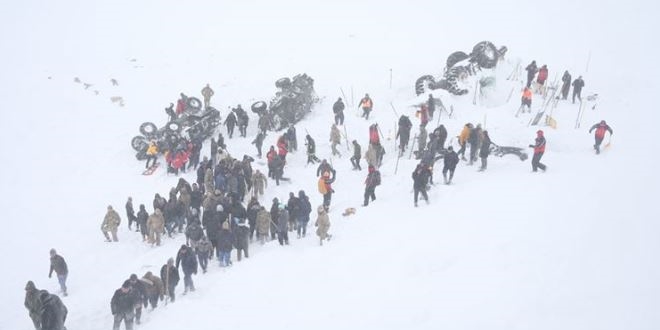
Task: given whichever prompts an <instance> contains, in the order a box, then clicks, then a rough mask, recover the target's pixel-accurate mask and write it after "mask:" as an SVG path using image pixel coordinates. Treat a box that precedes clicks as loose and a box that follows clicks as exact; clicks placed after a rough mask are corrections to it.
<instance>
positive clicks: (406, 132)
mask: <svg viewBox="0 0 660 330" xmlns="http://www.w3.org/2000/svg"><path fill="white" fill-rule="evenodd" d="M398 125H399V129H398V130H397V132H396V136H395V139H396V138H398V139H399V156H400V155H403V152H404V151H406V146H408V141H410V129H411V128H412V122H411V121H410V118H408V116H404V115H401V117H399V123H398ZM421 126H424V125H421Z"/></svg>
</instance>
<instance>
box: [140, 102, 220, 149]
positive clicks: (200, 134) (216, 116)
mask: <svg viewBox="0 0 660 330" xmlns="http://www.w3.org/2000/svg"><path fill="white" fill-rule="evenodd" d="M182 99H183V100H184V103H185V109H184V111H183V112H182V113H181V114H179V115H173V112H172V105H170V108H167V109H166V112H167V113H168V114H170V121H169V122H168V123H167V124H165V126H163V127H161V128H158V127H157V126H156V124H154V123H152V122H145V123H143V124H142V125H140V133H141V134H142V135H137V136H135V137H133V139H132V140H131V146H132V147H133V149H134V150H135V151H136V152H137V154H136V155H135V157H136V158H137V159H138V160H144V159H146V158H147V148H149V142H150V141H155V142H156V145H157V146H158V150H159V152H160V153H165V152H166V151H168V150H172V149H175V148H176V146H177V145H179V143H180V142H181V140H182V139H186V140H188V141H193V140H199V141H203V140H205V139H207V138H208V137H210V136H212V135H213V133H214V132H215V129H216V127H218V125H220V111H218V110H216V109H215V108H213V107H207V108H205V109H203V110H202V102H200V101H199V99H197V98H195V97H186V96H185V95H182ZM168 110H169V111H168Z"/></svg>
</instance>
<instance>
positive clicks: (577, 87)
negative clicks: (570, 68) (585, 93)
mask: <svg viewBox="0 0 660 330" xmlns="http://www.w3.org/2000/svg"><path fill="white" fill-rule="evenodd" d="M582 87H584V80H582V76H579V77H578V78H577V79H575V81H573V104H575V97H576V96H577V98H578V100H580V102H582Z"/></svg>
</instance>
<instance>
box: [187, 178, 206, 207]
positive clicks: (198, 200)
mask: <svg viewBox="0 0 660 330" xmlns="http://www.w3.org/2000/svg"><path fill="white" fill-rule="evenodd" d="M202 186H204V184H203V183H202ZM203 196H204V195H203V194H202V191H201V190H200V189H199V186H198V185H197V183H193V185H192V191H191V192H190V207H191V208H192V209H193V210H197V214H200V209H201V207H202V198H203Z"/></svg>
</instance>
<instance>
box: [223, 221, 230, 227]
mask: <svg viewBox="0 0 660 330" xmlns="http://www.w3.org/2000/svg"><path fill="white" fill-rule="evenodd" d="M222 229H229V221H225V222H223V223H222Z"/></svg>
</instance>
